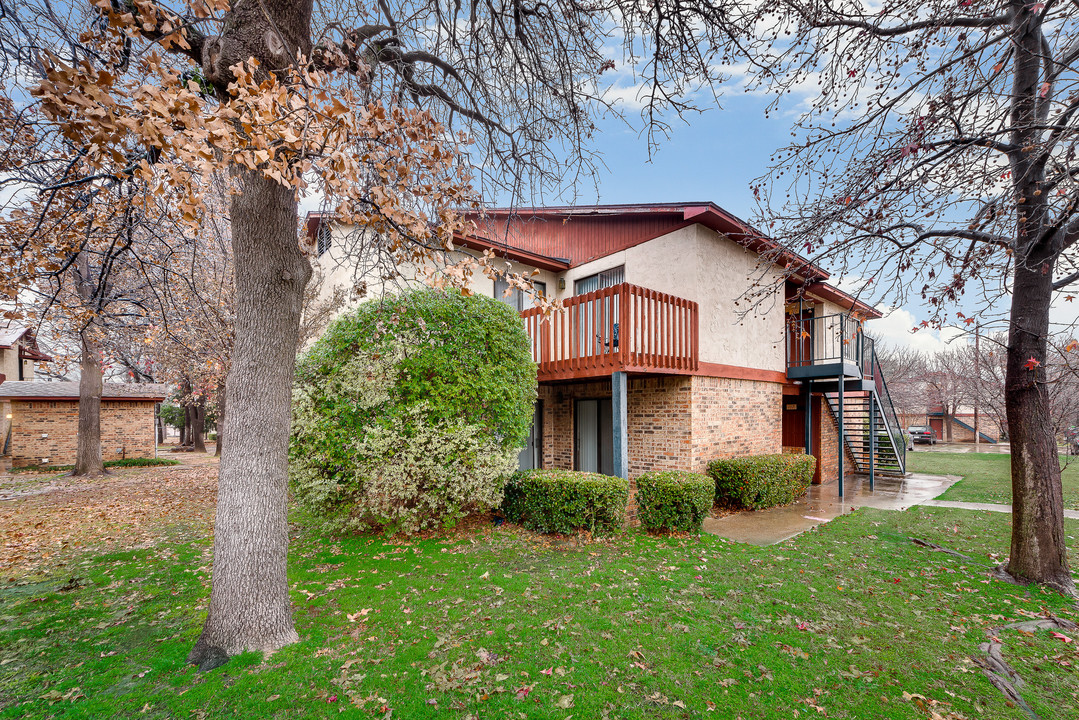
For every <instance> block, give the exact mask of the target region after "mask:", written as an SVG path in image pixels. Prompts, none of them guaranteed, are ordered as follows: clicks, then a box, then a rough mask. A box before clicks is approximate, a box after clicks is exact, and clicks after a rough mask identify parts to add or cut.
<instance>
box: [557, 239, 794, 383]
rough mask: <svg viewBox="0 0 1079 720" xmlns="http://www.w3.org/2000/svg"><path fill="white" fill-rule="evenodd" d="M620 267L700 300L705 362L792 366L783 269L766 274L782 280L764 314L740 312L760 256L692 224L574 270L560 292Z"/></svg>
mask: <svg viewBox="0 0 1079 720" xmlns="http://www.w3.org/2000/svg"><path fill="white" fill-rule="evenodd" d="M619 265H624V266H625V268H626V282H628V283H632V284H634V285H640V286H641V287H645V288H649V289H651V290H658V291H660V292H664V293H668V294H671V295H676V296H678V297H682V298H685V299H687V300H692V301H694V302H696V303H697V305H698V307H699V312H700V334H699V353H700V354H699V359H700V360H701V362H708V363H720V364H723V365H735V366H738V367H749V368H754V369H760V370H776V371H780V372H782V371H783V370H785V367H786V366H785V363H784V358H783V351H784V350H783V348H784V346H783V342H784V340H783V302H782V298H781V295H780V293H781V292H782V283H781V282H779V281H780V275H779V273H778V272H776V271H775V270H774V269H771V268H769V269H767V270H765V271H764V272H765V277H766V279H767V281H771V282H775V283H776V287H777V290H776V291H774V294H770V295H769V299H768V300H766V301H764V302H762V303H760V305H759V311H756V312H750V313H748V314H747V315H746V316H745V317H739V313H740V312H741V311H742V310H743V309H745V308H748V307H749V305H748V303H746V302H745V301H741V302H740V297H741V295H742V294H743V293H744V292H745V291H746V290H747V289H748V288H750V287H751V286H752V285H753V284H754V283H756V282H758V281H759V279H760V277H761V272H762V269H761V268H760V267H759V266H758V256H757V254H756V253H754V252H752V251H749V250H746V249H745V248H744V247H742V246H741V245H739V244H738V243H736V242H734V241H732V240H730V239H728V238H727V237H725V236H723V235H720V234H719V233H716V232H714V231H713V230H710V229H708V228H706V227H704V226H703V225H690V226H688V227H684V228H681V229H679V230H675V231H674V232H671V233H668V234H666V235H663V236H661V237H658V238H655V239H654V240H649V241H648V242H645V243H641V244H640V245H636V246H634V247H631V248H629V249H628V250H623V251H621V252H617V253H614V254H613V255H608V256H607V257H604V258H601V259H599V260H593V261H592V262H589V263H585V264H583V265H580V266H578V267H575V268H571V269H570V270H567V271H566V273H565V278H566V289H565V290H564V291H563V292H562V294H560V295H559V296H558V297H560V298H564V297H568V296H570V295H572V293H573V284H574V281H575V280H577V279H579V278H582V277H587V276H588V275H593V274H595V273H597V272H600V271H602V270H609V269H611V268H616V267H618V266H619Z"/></svg>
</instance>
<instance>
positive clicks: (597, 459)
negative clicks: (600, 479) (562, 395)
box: [574, 398, 614, 475]
mask: <svg viewBox="0 0 1079 720" xmlns="http://www.w3.org/2000/svg"><path fill="white" fill-rule="evenodd" d="M611 416H612V415H611V399H610V398H600V399H594V400H578V401H577V403H576V408H575V420H576V422H575V423H574V454H575V456H576V469H577V470H584V471H586V472H598V473H603V474H604V475H613V474H614V436H613V427H612V422H611Z"/></svg>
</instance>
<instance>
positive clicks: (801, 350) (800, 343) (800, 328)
mask: <svg viewBox="0 0 1079 720" xmlns="http://www.w3.org/2000/svg"><path fill="white" fill-rule="evenodd" d="M873 356H874V355H873V340H872V339H871V338H868V337H866V336H865V333H864V331H863V329H862V321H861V320H859V319H857V318H854V317H851V316H850V315H825V316H823V317H809V318H799V317H790V318H788V319H787V377H788V378H790V379H791V380H805V379H815V378H825V379H830V380H837V378H839V377H843V378H845V379H856V380H867V381H868V380H872V379H873V376H874V371H873Z"/></svg>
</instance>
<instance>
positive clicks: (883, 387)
mask: <svg viewBox="0 0 1079 720" xmlns="http://www.w3.org/2000/svg"><path fill="white" fill-rule="evenodd" d="M873 387H874V388H875V389H874V391H873V396H874V397H875V398H876V401H877V404H878V405H879V406H880V410H881V420H883V421H884V426H885V428H886V429H887V431H888V439H889V440H890V441H891V443H892V450H893V451H894V452H895V457H896V459H898V460H899V470H900V472H904V473H905V472H906V471H907V443H906V441H905V439H904V436H903V428H902V427H900V425H899V415H898V414H897V413H896V411H895V404H894V403H893V402H892V396H891V394H889V392H888V382H887V381H886V380H885V379H884V373H883V372H882V370H881V367H880V361H879V360H878V359H877V351H876V350H875V349H874V350H873ZM897 437H898V439H899V442H896V438H897Z"/></svg>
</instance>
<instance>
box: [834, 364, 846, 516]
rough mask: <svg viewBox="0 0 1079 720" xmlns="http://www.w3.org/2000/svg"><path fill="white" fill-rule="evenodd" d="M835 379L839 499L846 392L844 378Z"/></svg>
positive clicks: (840, 494) (841, 490)
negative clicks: (836, 387) (837, 382)
mask: <svg viewBox="0 0 1079 720" xmlns="http://www.w3.org/2000/svg"><path fill="white" fill-rule="evenodd" d="M836 379H837V380H838V381H839V417H837V418H836V420H837V422H836V424H837V425H838V426H839V433H838V435H839V441H838V443H837V444H838V455H839V463H838V464H839V497H843V448H844V442H843V433H844V427H843V396H844V395H845V394H846V393H845V392H844V390H846V388H845V387H843V380H844V377H843V376H842V375H840V376H839V377H838V378H836Z"/></svg>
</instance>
